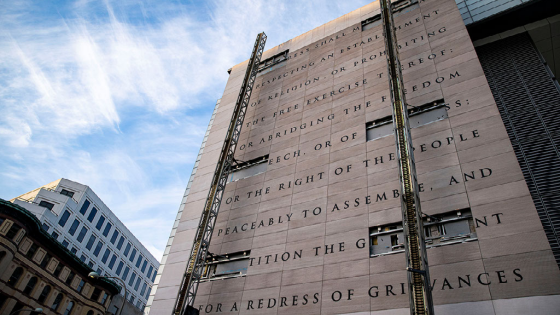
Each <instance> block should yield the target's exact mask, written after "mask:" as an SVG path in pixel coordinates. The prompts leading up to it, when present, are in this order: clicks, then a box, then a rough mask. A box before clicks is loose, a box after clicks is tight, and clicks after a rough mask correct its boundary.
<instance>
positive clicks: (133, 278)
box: [128, 272, 136, 286]
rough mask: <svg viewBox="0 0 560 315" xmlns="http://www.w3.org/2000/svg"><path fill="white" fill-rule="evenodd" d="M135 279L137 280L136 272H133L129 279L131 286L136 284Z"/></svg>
mask: <svg viewBox="0 0 560 315" xmlns="http://www.w3.org/2000/svg"><path fill="white" fill-rule="evenodd" d="M134 280H136V272H133V273H132V276H130V280H129V281H128V285H129V286H131V285H133V284H134Z"/></svg>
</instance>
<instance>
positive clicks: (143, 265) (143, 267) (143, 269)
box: [140, 260, 148, 272]
mask: <svg viewBox="0 0 560 315" xmlns="http://www.w3.org/2000/svg"><path fill="white" fill-rule="evenodd" d="M147 265H148V260H144V264H142V270H140V271H142V272H144V271H146V266H147Z"/></svg>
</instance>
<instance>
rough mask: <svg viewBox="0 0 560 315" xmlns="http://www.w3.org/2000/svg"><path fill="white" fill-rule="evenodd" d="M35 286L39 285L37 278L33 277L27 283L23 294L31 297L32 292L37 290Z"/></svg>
mask: <svg viewBox="0 0 560 315" xmlns="http://www.w3.org/2000/svg"><path fill="white" fill-rule="evenodd" d="M35 285H37V277H32V278H31V279H29V281H28V282H27V285H26V286H25V289H23V294H25V295H30V294H31V292H33V289H35Z"/></svg>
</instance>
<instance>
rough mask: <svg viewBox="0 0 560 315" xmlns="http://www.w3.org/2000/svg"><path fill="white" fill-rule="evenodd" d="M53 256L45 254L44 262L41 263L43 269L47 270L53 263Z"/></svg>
mask: <svg viewBox="0 0 560 315" xmlns="http://www.w3.org/2000/svg"><path fill="white" fill-rule="evenodd" d="M51 258H52V256H51V255H49V253H46V254H45V257H44V258H43V261H42V262H41V268H46V267H47V265H48V264H49V262H50V261H51Z"/></svg>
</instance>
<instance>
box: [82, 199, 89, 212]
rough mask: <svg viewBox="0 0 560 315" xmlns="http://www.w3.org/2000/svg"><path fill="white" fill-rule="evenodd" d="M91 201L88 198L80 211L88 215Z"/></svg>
mask: <svg viewBox="0 0 560 315" xmlns="http://www.w3.org/2000/svg"><path fill="white" fill-rule="evenodd" d="M90 204H91V203H90V202H89V200H87V199H86V201H84V204H83V205H82V207H81V208H80V213H81V214H82V215H86V212H87V209H88V208H89V205H90Z"/></svg>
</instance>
